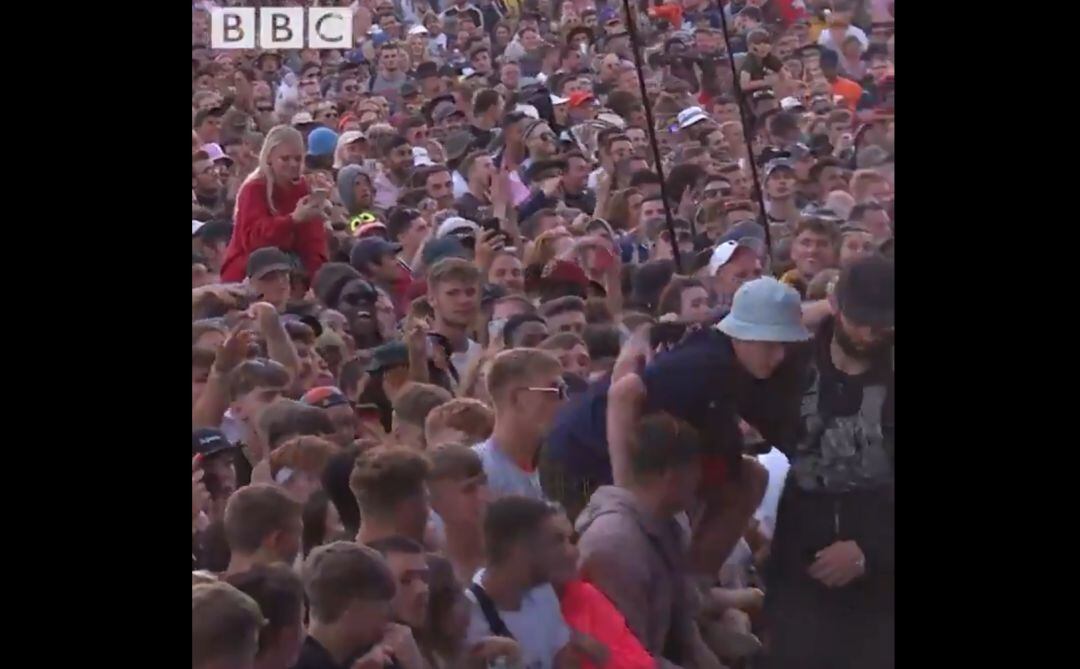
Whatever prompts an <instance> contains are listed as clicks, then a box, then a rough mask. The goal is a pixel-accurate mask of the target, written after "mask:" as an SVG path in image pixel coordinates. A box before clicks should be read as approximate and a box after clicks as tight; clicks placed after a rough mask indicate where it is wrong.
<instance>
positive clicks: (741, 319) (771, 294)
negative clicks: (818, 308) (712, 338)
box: [716, 276, 810, 342]
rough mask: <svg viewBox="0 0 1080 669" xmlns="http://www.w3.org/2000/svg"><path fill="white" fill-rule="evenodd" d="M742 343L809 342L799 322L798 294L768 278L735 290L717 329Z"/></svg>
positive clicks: (800, 307)
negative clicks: (729, 305)
mask: <svg viewBox="0 0 1080 669" xmlns="http://www.w3.org/2000/svg"><path fill="white" fill-rule="evenodd" d="M716 327H717V329H718V330H720V331H721V332H723V333H724V334H726V335H728V336H729V337H732V338H733V339H741V340H743V341H769V342H800V341H807V340H809V339H810V332H809V331H807V329H806V327H804V326H803V323H802V305H801V303H800V300H799V294H798V293H797V292H795V289H794V288H792V287H790V286H785V285H784V284H782V283H780V282H779V281H777V280H776V279H774V278H772V277H771V276H763V277H761V278H760V279H754V280H753V281H747V282H746V283H744V284H743V285H742V286H740V287H739V290H737V291H735V299H734V300H733V301H732V304H731V312H730V313H729V314H728V315H727V316H725V317H724V319H723V320H722V321H720V323H719V324H718V325H717V326H716Z"/></svg>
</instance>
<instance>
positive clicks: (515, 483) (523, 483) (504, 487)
mask: <svg viewBox="0 0 1080 669" xmlns="http://www.w3.org/2000/svg"><path fill="white" fill-rule="evenodd" d="M472 448H473V450H474V451H476V454H477V455H479V456H480V461H481V462H483V464H484V473H485V474H487V483H488V490H490V491H491V495H492V497H493V498H495V499H497V498H499V497H506V496H507V495H522V496H524V497H531V498H532V499H539V500H543V499H546V498H545V497H544V491H543V490H542V489H541V488H540V472H539V470H536V469H534V470H533V471H531V472H527V471H525V470H524V469H522V468H521V467H518V466H517V463H515V462H514V461H513V460H511V459H510V458H509V457H507V456H506V454H505V453H503V452H502V451H500V450H499V449H498V448H497V447H496V446H495V437H494V436H493V437H491V438H490V439H488V440H487V441H485V442H482V443H479V444H476V445H475V446H473V447H472Z"/></svg>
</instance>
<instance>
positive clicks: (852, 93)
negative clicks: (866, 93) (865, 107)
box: [832, 77, 863, 111]
mask: <svg viewBox="0 0 1080 669" xmlns="http://www.w3.org/2000/svg"><path fill="white" fill-rule="evenodd" d="M832 92H833V95H839V96H841V97H842V98H844V104H846V105H847V106H848V108H849V109H851V111H855V106H856V105H858V104H859V98H861V97H862V93H863V90H862V86H860V85H858V84H857V83H855V82H854V81H852V80H851V79H845V78H843V77H837V78H836V81H834V82H833V84H832Z"/></svg>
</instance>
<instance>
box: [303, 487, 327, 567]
mask: <svg viewBox="0 0 1080 669" xmlns="http://www.w3.org/2000/svg"><path fill="white" fill-rule="evenodd" d="M325 475H326V470H325V469H324V470H323V476H325ZM324 485H325V484H324ZM329 508H330V497H329V496H328V495H327V494H326V490H316V491H315V492H313V493H311V495H310V496H308V498H307V501H306V502H304V509H303V511H302V512H301V518H302V519H303V522H304V530H303V532H302V533H301V535H300V544H301V546H302V548H303V551H302V554H303V556H304V557H307V556H308V553H310V552H311V549H312V548H315V547H316V546H321V545H323V544H324V543H325V542H326V512H327V510H328V509H329Z"/></svg>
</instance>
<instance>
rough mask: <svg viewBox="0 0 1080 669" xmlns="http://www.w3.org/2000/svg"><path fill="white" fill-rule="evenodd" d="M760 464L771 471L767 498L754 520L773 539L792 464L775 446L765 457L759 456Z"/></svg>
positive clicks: (762, 502) (763, 499) (763, 500)
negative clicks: (785, 481)
mask: <svg viewBox="0 0 1080 669" xmlns="http://www.w3.org/2000/svg"><path fill="white" fill-rule="evenodd" d="M758 462H760V463H761V464H762V466H763V467H765V469H767V470H769V485H768V486H766V487H765V496H764V497H763V498H762V499H761V505H760V506H758V510H757V511H756V512H755V513H754V518H757V520H758V522H759V523H761V525H760V527H761V531H762V533H763V534H765V536H767V537H769V538H770V539H771V538H772V535H773V530H774V529H776V510H777V509H778V508H779V506H780V495H781V494H782V493H783V492H784V479H786V478H787V473H788V470H789V469H791V463H790V462H788V457H787V456H786V455H784V454H783V453H781V452H780V451H779V450H777V448H776V447H775V446H774V447H773V448H772V449H771V450H770V451H769V452H768V453H766V454H765V455H759V456H758Z"/></svg>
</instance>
